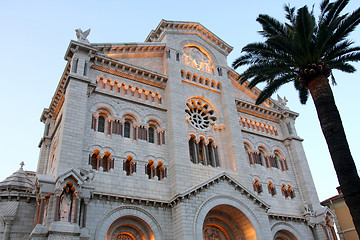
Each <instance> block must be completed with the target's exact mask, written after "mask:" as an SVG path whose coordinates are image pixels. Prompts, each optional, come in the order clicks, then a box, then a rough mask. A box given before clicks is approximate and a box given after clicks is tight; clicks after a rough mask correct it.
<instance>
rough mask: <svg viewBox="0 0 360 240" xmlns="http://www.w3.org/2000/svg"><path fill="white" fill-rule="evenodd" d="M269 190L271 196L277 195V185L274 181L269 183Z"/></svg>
mask: <svg viewBox="0 0 360 240" xmlns="http://www.w3.org/2000/svg"><path fill="white" fill-rule="evenodd" d="M268 190H269V193H270V194H271V196H275V195H276V189H275V185H274V183H273V182H272V181H269V185H268Z"/></svg>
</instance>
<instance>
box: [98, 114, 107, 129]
mask: <svg viewBox="0 0 360 240" xmlns="http://www.w3.org/2000/svg"><path fill="white" fill-rule="evenodd" d="M97 130H98V132H105V117H104V116H99V120H98V128H97Z"/></svg>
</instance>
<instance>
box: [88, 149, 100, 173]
mask: <svg viewBox="0 0 360 240" xmlns="http://www.w3.org/2000/svg"><path fill="white" fill-rule="evenodd" d="M100 161H101V156H100V151H99V149H95V150H94V151H93V153H92V154H90V155H89V164H90V165H91V168H92V169H95V170H98V169H99V167H100Z"/></svg>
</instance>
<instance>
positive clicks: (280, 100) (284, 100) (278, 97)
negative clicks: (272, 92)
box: [277, 94, 288, 107]
mask: <svg viewBox="0 0 360 240" xmlns="http://www.w3.org/2000/svg"><path fill="white" fill-rule="evenodd" d="M277 99H278V101H279V103H280V104H281V105H282V106H284V107H285V106H286V104H287V102H288V100H287V99H286V97H285V96H284V99H282V98H281V97H280V96H279V94H278V95H277Z"/></svg>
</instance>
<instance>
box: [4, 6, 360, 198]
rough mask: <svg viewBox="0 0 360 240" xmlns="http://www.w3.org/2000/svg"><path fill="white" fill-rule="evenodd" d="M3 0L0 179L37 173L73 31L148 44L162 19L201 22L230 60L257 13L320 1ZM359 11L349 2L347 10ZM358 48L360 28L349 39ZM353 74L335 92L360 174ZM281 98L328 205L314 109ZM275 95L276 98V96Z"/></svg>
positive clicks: (331, 180) (340, 77) (288, 91)
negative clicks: (293, 115) (293, 116)
mask: <svg viewBox="0 0 360 240" xmlns="http://www.w3.org/2000/svg"><path fill="white" fill-rule="evenodd" d="M298 2H299V1H296V0H289V1H279V0H276V1H268V0H257V1H252V2H251V3H249V2H248V1H213V0H209V1H201V0H199V1H176V2H175V1H174V2H172V1H69V0H66V1H1V2H0V29H1V33H2V34H1V38H0V48H1V53H2V54H1V57H0V70H1V77H0V79H1V88H0V109H1V110H2V114H1V117H0V133H1V138H0V146H1V148H0V149H1V153H2V154H1V155H2V160H1V162H2V163H3V165H2V168H1V169H0V181H1V180H3V179H5V178H6V177H7V176H9V175H10V174H12V173H13V172H15V171H16V170H17V169H18V168H19V167H20V165H19V163H20V162H21V161H24V162H25V164H26V165H25V169H26V170H36V166H37V159H38V155H39V148H38V147H37V146H38V144H39V141H40V139H41V137H42V134H43V130H44V128H43V124H42V123H41V122H40V115H41V113H42V110H43V109H44V108H47V107H49V104H50V101H51V98H52V96H53V94H54V91H55V89H56V86H57V84H58V82H59V80H60V77H61V74H62V72H63V70H64V67H65V64H66V62H65V60H64V54H65V51H66V49H67V46H68V43H69V41H70V40H71V39H76V36H75V31H74V30H75V29H76V28H82V29H83V30H86V29H88V28H91V33H90V36H89V40H90V42H92V43H99V42H143V41H144V40H145V38H146V37H147V35H148V34H149V32H150V31H151V30H152V29H155V28H156V26H157V25H158V23H159V22H160V20H161V19H166V20H178V21H193V22H200V23H201V24H202V25H204V26H205V27H206V28H208V29H209V30H210V31H212V32H213V33H215V34H216V35H217V36H219V37H220V38H221V39H223V40H224V41H225V42H227V43H228V44H230V45H231V46H233V47H234V50H233V51H232V53H231V54H230V55H229V57H228V63H229V65H231V63H232V61H233V60H234V59H235V58H236V57H238V56H239V54H240V52H241V48H242V47H243V46H245V45H246V44H247V43H251V42H256V41H261V40H262V38H261V36H260V35H259V34H258V32H257V31H259V30H261V29H260V25H259V24H258V23H257V22H256V21H255V20H256V17H257V16H258V15H259V14H268V15H270V16H273V17H275V18H277V19H279V20H283V19H284V11H283V5H284V4H285V3H290V4H291V5H293V6H296V7H302V6H303V5H305V4H307V5H309V6H311V5H312V4H314V3H315V4H316V7H315V9H317V7H318V4H319V3H320V1H308V0H303V1H301V4H299V3H298ZM356 7H359V5H358V1H357V0H352V1H350V4H349V6H348V8H347V9H346V11H352V10H354V9H355V8H356ZM350 38H351V39H353V40H354V41H355V42H356V45H357V46H359V45H360V29H359V28H358V29H356V31H355V32H354V33H353V34H352V35H350ZM355 67H356V68H357V69H359V70H358V71H357V72H355V73H354V74H344V73H340V72H334V74H335V77H336V80H337V82H338V85H337V86H336V87H333V91H334V94H335V98H336V103H337V106H338V108H339V111H340V113H341V116H342V120H343V125H344V127H345V130H346V134H347V138H348V141H349V144H350V149H351V151H352V155H353V157H354V159H355V162H356V164H357V168H358V169H360V160H359V157H358V156H360V144H359V142H360V141H359V136H360V127H359V126H360V125H359V123H358V120H359V117H360V114H359V112H357V111H358V109H359V106H358V105H357V104H358V103H357V101H356V100H355V97H356V96H357V94H358V89H360V79H359V78H360V72H359V71H360V64H355ZM278 94H279V95H280V96H282V97H283V96H286V98H287V99H288V100H289V102H288V106H289V107H290V109H291V110H293V111H296V112H298V113H300V116H299V117H298V119H297V121H296V129H297V132H298V135H299V136H301V137H302V138H304V142H303V145H304V148H305V152H306V155H307V160H308V162H309V165H310V169H311V172H312V174H313V178H314V181H315V185H316V188H317V191H318V195H319V199H320V200H324V199H326V198H328V197H331V196H333V195H335V194H336V189H335V188H336V187H337V186H338V182H337V178H336V175H335V172H334V170H333V166H332V162H331V159H330V156H329V153H328V149H327V145H326V143H325V140H324V138H323V135H322V132H321V129H320V126H319V123H318V120H317V116H316V112H315V109H314V105H313V103H312V100H311V99H310V100H309V101H308V103H307V104H306V105H305V106H303V105H301V104H300V103H299V100H298V95H297V93H296V92H295V90H294V89H293V86H292V84H290V85H289V86H285V87H283V88H282V89H281V90H280V91H279V92H278ZM275 97H276V96H275Z"/></svg>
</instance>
